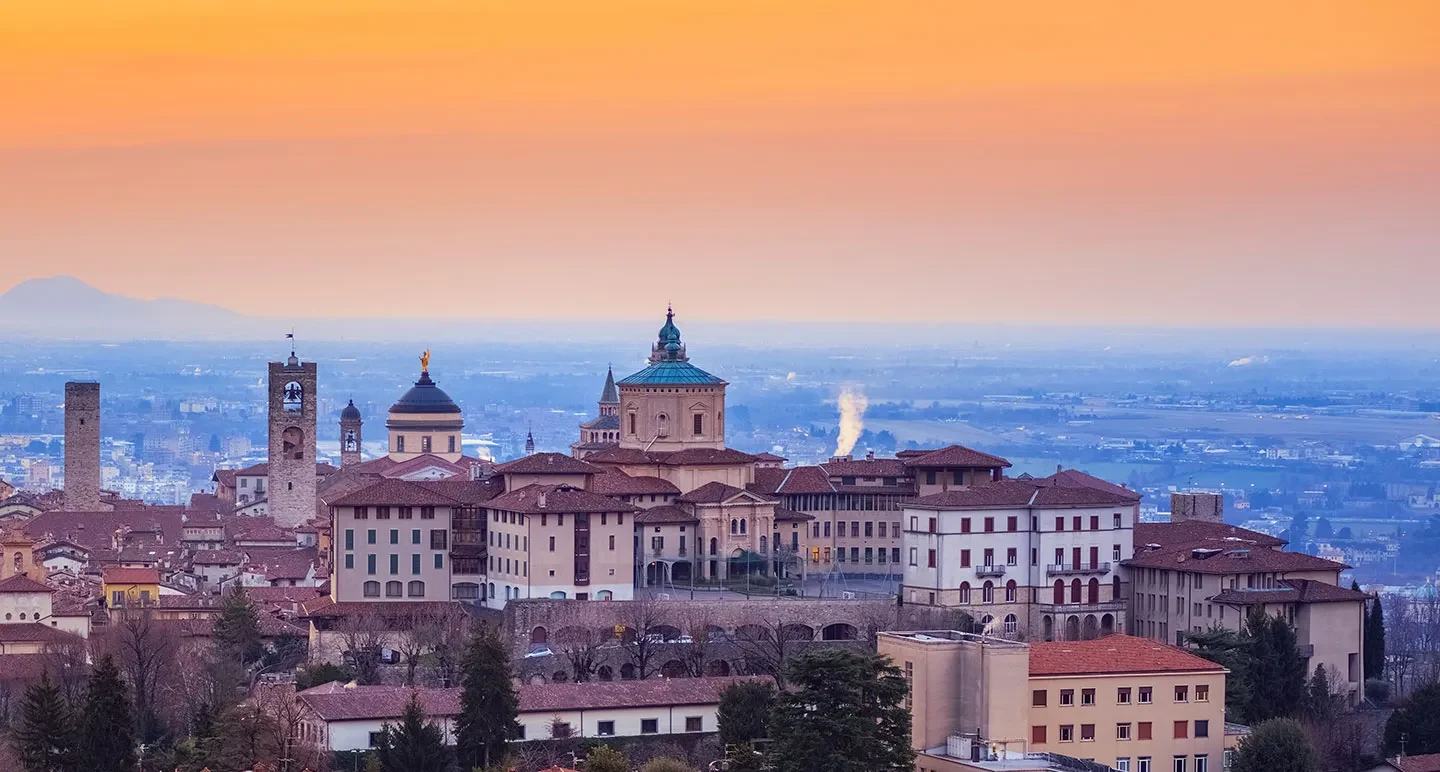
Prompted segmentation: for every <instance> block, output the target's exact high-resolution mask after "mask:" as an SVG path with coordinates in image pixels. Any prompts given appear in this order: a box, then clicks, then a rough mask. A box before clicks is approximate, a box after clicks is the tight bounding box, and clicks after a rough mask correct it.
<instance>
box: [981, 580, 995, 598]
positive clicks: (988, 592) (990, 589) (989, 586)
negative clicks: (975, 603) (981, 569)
mask: <svg viewBox="0 0 1440 772" xmlns="http://www.w3.org/2000/svg"><path fill="white" fill-rule="evenodd" d="M980 602H981V603H994V602H995V583H994V582H988V581H987V582H985V586H984V587H981V588H980Z"/></svg>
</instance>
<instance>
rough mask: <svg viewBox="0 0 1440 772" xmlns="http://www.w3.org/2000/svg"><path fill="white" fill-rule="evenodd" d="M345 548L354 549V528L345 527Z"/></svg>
mask: <svg viewBox="0 0 1440 772" xmlns="http://www.w3.org/2000/svg"><path fill="white" fill-rule="evenodd" d="M345 549H347V550H353V549H355V531H354V529H350V528H347V529H345Z"/></svg>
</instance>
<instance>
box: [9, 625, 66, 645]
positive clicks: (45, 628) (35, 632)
mask: <svg viewBox="0 0 1440 772" xmlns="http://www.w3.org/2000/svg"><path fill="white" fill-rule="evenodd" d="M79 640H83V639H82V638H81V637H80V636H78V635H76V634H74V633H67V632H65V631H64V630H61V629H60V628H58V627H51V626H49V625H46V624H41V623H39V622H31V623H29V624H24V623H21V624H15V623H11V624H0V643H63V642H66V641H79Z"/></svg>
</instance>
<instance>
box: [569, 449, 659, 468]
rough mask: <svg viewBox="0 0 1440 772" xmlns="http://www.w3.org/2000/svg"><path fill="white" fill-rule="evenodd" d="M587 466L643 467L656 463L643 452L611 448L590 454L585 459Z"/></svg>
mask: <svg viewBox="0 0 1440 772" xmlns="http://www.w3.org/2000/svg"><path fill="white" fill-rule="evenodd" d="M585 462H586V463H589V464H616V465H622V466H644V465H647V464H655V463H657V462H656V461H655V459H653V458H651V457H649V456H647V455H645V451H643V450H638V449H636V448H622V447H620V446H618V445H617V446H614V447H611V448H610V449H608V450H601V451H598V452H596V453H591V454H590V455H588V456H586V457H585Z"/></svg>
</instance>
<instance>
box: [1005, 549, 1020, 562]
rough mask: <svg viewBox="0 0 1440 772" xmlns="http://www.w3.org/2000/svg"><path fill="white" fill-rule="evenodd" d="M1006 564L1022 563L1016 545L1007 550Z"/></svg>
mask: <svg viewBox="0 0 1440 772" xmlns="http://www.w3.org/2000/svg"><path fill="white" fill-rule="evenodd" d="M1005 565H1007V566H1018V565H1020V555H1019V553H1018V552H1017V551H1016V549H1015V548H1014V547H1011V548H1010V549H1007V550H1005Z"/></svg>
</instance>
